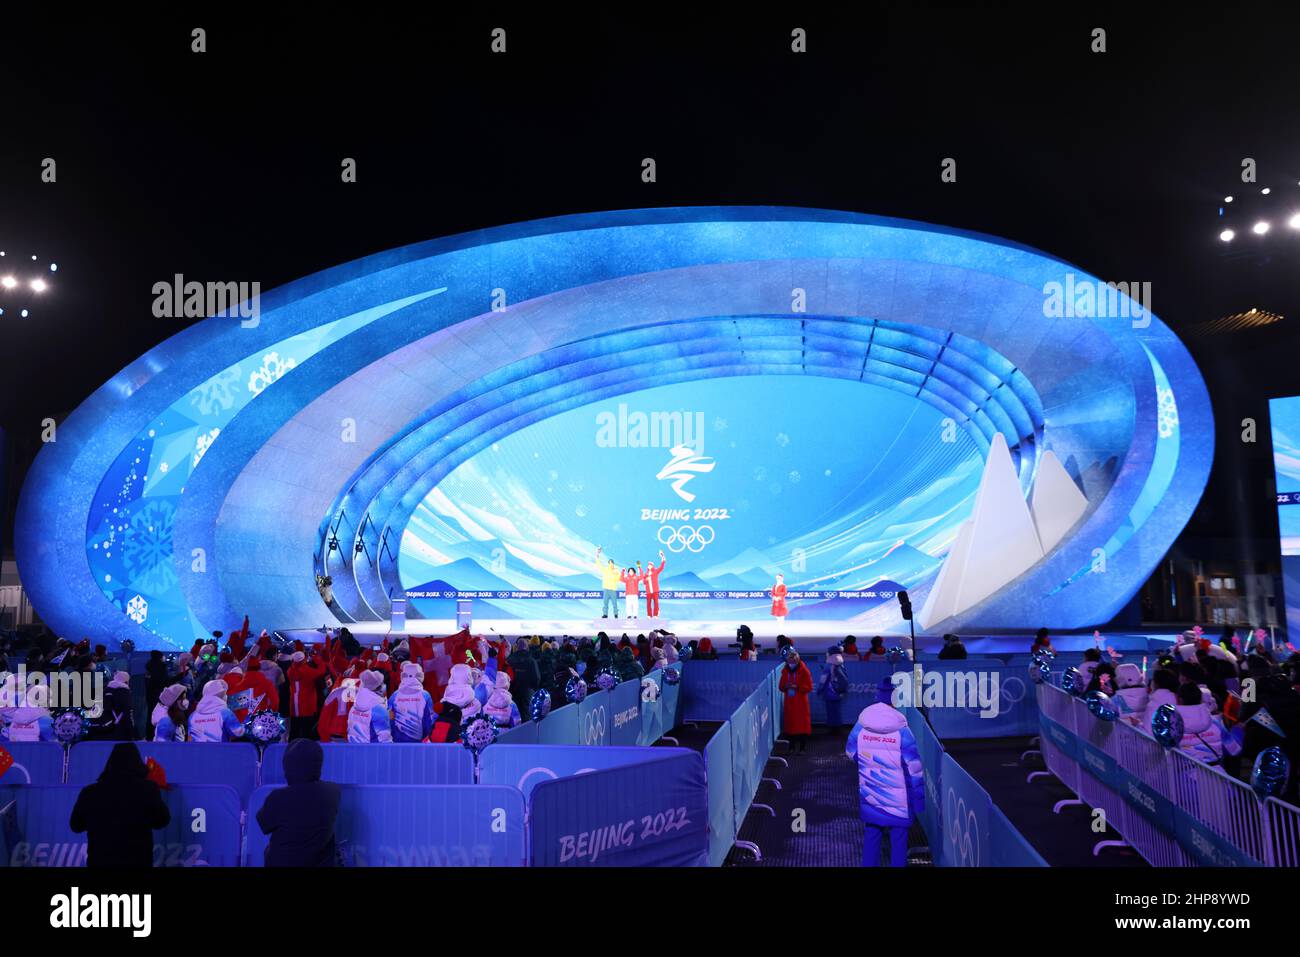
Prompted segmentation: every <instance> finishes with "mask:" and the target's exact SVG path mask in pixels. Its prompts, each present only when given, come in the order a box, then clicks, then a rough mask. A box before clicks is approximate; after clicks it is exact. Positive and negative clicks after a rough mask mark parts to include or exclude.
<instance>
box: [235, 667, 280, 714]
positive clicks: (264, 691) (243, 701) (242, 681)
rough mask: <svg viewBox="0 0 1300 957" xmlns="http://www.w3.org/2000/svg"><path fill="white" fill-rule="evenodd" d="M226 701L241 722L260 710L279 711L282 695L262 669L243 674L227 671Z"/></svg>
mask: <svg viewBox="0 0 1300 957" xmlns="http://www.w3.org/2000/svg"><path fill="white" fill-rule="evenodd" d="M225 680H226V701H227V702H228V703H229V707H230V710H231V711H233V712H234V713H235V717H236V718H238V719H239V720H240V721H241V722H243V721H246V720H248V716H249V715H250V714H256V713H257V712H259V711H266V710H268V709H269V710H271V711H278V710H279V708H280V695H279V692H277V691H276V690H275V685H273V684H271V680H270V679H269V678H267V676H266V675H264V674H262V672H261V671H248V672H246V673H242V674H234V673H231V672H227V673H226V679H225Z"/></svg>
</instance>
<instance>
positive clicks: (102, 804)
mask: <svg viewBox="0 0 1300 957" xmlns="http://www.w3.org/2000/svg"><path fill="white" fill-rule="evenodd" d="M171 819H172V815H171V811H169V810H168V809H167V805H166V804H165V803H164V802H163V798H162V792H160V791H159V790H158V785H157V784H155V783H154V782H153V781H150V780H149V779H148V778H147V777H145V765H144V762H143V761H141V760H140V752H139V750H138V749H137V748H136V746H135V745H133V744H126V743H122V744H118V745H116V746H115V747H114V748H113V750H112V751H111V752H109V755H108V760H107V761H106V762H105V764H104V771H103V773H102V774H100V776H99V780H97V781H95V782H94V783H93V784H87V785H86V786H85V787H84V788H82V789H81V793H80V794H78V795H77V803H76V804H75V805H74V806H73V808H72V816H71V818H70V819H69V821H68V828H69V829H70V830H71V831H72V832H73V833H74V834H85V835H86V844H87V851H88V854H87V858H86V865H87V866H88V867H153V832H154V831H156V830H159V829H161V828H164V827H166V826H167V825H168V824H169V823H170V822H171Z"/></svg>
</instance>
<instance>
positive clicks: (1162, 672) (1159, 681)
mask: <svg viewBox="0 0 1300 957" xmlns="http://www.w3.org/2000/svg"><path fill="white" fill-rule="evenodd" d="M1162 704H1172V705H1177V704H1178V676H1177V675H1176V674H1174V673H1173V672H1172V671H1170V670H1169V669H1167V668H1157V669H1156V670H1155V671H1154V672H1152V674H1151V692H1150V694H1148V695H1147V706H1146V708H1145V710H1144V711H1143V712H1142V723H1141V725H1140V727H1141V728H1142V730H1143V731H1145V732H1146V733H1147V734H1150V733H1151V719H1152V718H1153V717H1155V713H1156V709H1157V708H1159V707H1160V706H1161V705H1162Z"/></svg>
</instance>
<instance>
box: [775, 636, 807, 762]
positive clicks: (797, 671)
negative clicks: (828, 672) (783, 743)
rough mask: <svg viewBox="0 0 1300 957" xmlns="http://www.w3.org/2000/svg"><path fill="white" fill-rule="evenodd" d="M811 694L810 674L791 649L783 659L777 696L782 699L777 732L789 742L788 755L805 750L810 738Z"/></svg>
mask: <svg viewBox="0 0 1300 957" xmlns="http://www.w3.org/2000/svg"><path fill="white" fill-rule="evenodd" d="M812 690H813V680H812V672H811V671H809V670H808V666H807V665H805V664H804V663H803V661H802V660H801V659H800V658H799V652H797V651H795V650H794V649H793V648H791V649H790V651H789V653H788V654H787V655H786V658H785V667H784V668H782V669H781V693H782V694H783V695H785V707H784V709H783V711H782V714H781V728H782V730H783V731H784V732H785V735H786V737H788V738H789V739H790V753H791V754H793V753H794V752H795V751H807V750H808V739H809V738H810V737H811V736H812V708H811V706H810V704H809V701H808V695H810V694H811V693H812Z"/></svg>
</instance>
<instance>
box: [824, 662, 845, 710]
mask: <svg viewBox="0 0 1300 957" xmlns="http://www.w3.org/2000/svg"><path fill="white" fill-rule="evenodd" d="M848 691H849V673H848V672H847V671H845V670H844V666H843V665H842V664H839V665H830V666H829V667H826V668H824V669H822V676H821V681H820V682H819V683H818V685H817V695H818V697H821V698H824V699H825V700H826V701H827V702H828V703H829V702H838V701H841V700H843V698H844V696H845V695H846V694H848Z"/></svg>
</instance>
